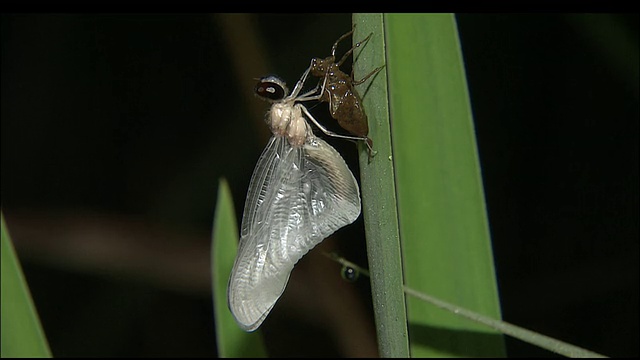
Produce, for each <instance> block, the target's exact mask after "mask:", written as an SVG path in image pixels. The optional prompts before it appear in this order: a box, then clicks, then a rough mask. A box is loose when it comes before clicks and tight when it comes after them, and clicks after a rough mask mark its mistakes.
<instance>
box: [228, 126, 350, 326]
mask: <svg viewBox="0 0 640 360" xmlns="http://www.w3.org/2000/svg"><path fill="white" fill-rule="evenodd" d="M244 211H245V212H244V215H243V219H242V226H241V238H240V244H239V248H238V254H237V256H236V260H235V263H234V266H233V270H232V272H231V277H230V279H229V288H228V302H229V308H230V309H231V312H232V313H233V315H234V317H235V318H236V321H237V322H238V324H239V325H240V327H242V328H243V329H244V330H246V331H253V330H255V329H257V328H258V326H260V324H262V322H263V321H264V319H265V318H266V316H267V315H268V314H269V312H270V311H271V309H272V308H273V306H274V305H275V303H276V301H277V300H278V298H280V296H281V295H282V292H283V291H284V289H285V287H286V285H287V281H288V280H289V275H290V273H291V270H293V267H294V265H295V264H296V263H297V262H298V260H300V258H301V257H302V256H304V255H305V254H306V253H307V252H308V251H309V250H311V249H312V248H313V247H314V246H316V245H317V244H319V243H320V242H321V241H322V240H324V239H325V238H326V237H327V236H329V235H331V234H332V233H333V232H335V231H336V230H338V229H339V228H341V227H343V226H345V225H347V224H350V223H352V222H353V221H355V219H356V218H357V217H358V216H359V215H360V193H359V188H358V184H357V182H356V181H355V178H354V177H353V174H352V173H351V171H350V170H349V168H348V167H347V165H346V164H345V162H344V160H343V159H342V157H341V156H340V154H338V152H337V151H336V150H335V149H333V147H331V146H330V145H329V144H327V143H326V142H325V141H323V140H322V139H319V138H315V137H314V136H310V137H309V139H307V142H306V143H305V145H304V146H303V147H299V148H297V147H292V146H291V145H290V144H289V142H288V140H286V138H284V137H273V138H271V140H270V141H269V143H268V145H267V147H266V148H265V150H264V151H263V153H262V155H261V156H260V159H259V160H258V164H257V165H256V169H255V170H254V174H253V176H252V179H251V184H250V188H249V194H248V195H247V201H246V203H245V209H244Z"/></svg>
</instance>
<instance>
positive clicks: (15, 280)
mask: <svg viewBox="0 0 640 360" xmlns="http://www.w3.org/2000/svg"><path fill="white" fill-rule="evenodd" d="M0 217H1V221H2V255H1V257H2V320H1V322H2V329H1V332H2V345H1V348H0V354H1V355H2V357H3V358H5V357H51V351H50V350H49V344H48V343H47V339H46V338H45V335H44V331H42V327H41V325H40V319H39V318H38V313H37V312H36V309H35V307H34V305H33V300H32V299H31V294H30V293H29V287H28V286H27V283H26V281H25V279H24V275H23V274H22V269H21V267H20V262H19V261H18V258H17V256H16V253H15V250H14V249H13V245H12V244H11V238H10V237H9V232H8V230H7V225H6V224H5V221H4V214H0Z"/></svg>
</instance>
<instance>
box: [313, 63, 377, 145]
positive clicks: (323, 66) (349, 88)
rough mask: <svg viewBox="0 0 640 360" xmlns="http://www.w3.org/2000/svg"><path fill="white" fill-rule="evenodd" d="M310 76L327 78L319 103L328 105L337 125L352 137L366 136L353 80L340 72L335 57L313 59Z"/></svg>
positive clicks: (364, 119)
mask: <svg viewBox="0 0 640 360" xmlns="http://www.w3.org/2000/svg"><path fill="white" fill-rule="evenodd" d="M311 75H313V76H315V77H320V78H324V77H325V76H326V77H327V80H326V86H325V89H324V92H323V93H322V97H321V98H320V101H324V102H328V103H329V105H330V110H331V116H332V117H333V118H334V119H336V120H337V121H338V124H340V126H341V127H342V128H343V129H345V130H347V131H349V132H350V133H352V134H354V135H358V136H367V135H368V134H369V126H368V123H367V115H366V114H365V113H364V109H363V108H362V101H361V99H360V96H359V95H358V93H357V92H356V91H355V90H354V88H353V79H352V78H351V76H349V75H347V74H345V73H344V72H343V71H342V70H340V68H339V67H338V65H337V64H336V63H335V57H333V56H329V57H327V58H324V59H320V58H314V59H313V61H312V64H311Z"/></svg>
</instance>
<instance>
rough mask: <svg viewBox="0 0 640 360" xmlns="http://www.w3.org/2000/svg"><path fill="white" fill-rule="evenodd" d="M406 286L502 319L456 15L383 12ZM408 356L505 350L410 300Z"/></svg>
mask: <svg viewBox="0 0 640 360" xmlns="http://www.w3.org/2000/svg"><path fill="white" fill-rule="evenodd" d="M385 29H386V37H387V39H386V40H387V67H388V70H387V72H388V76H389V96H390V97H389V99H390V113H391V126H392V141H393V154H394V164H395V174H396V190H397V198H398V212H399V224H400V234H401V241H402V252H403V265H404V277H405V284H406V285H407V286H409V287H411V288H414V289H417V290H419V291H422V292H425V293H428V294H432V295H434V296H437V297H439V298H442V299H445V300H447V301H449V302H451V303H454V304H458V305H460V306H463V307H467V308H470V309H472V310H475V311H478V312H480V313H483V314H485V315H488V316H491V317H494V318H500V310H499V301H498V293H497V285H496V281H495V275H494V269H493V257H492V254H491V241H490V236H489V228H488V222H487V217H486V212H485V202H484V194H483V191H482V179H481V176H480V168H479V161H478V154H477V150H476V142H475V133H474V127H473V121H472V116H471V107H470V104H469V97H468V91H467V85H466V78H465V74H464V65H463V61H462V55H461V51H460V45H459V40H458V34H457V29H456V25H455V19H454V17H453V15H445V14H437V15H424V14H422V15H421V14H388V15H385ZM407 313H408V318H409V323H410V329H409V330H410V338H411V352H412V356H416V357H422V356H504V344H503V338H502V336H501V335H499V334H497V333H495V332H494V331H491V330H488V329H486V328H485V327H483V326H481V325H477V324H473V323H471V322H469V321H466V320H464V319H460V318H458V317H456V316H455V315H454V314H451V313H447V312H444V311H442V310H439V309H436V308H433V307H431V306H429V305H426V304H424V303H422V302H421V301H419V300H417V299H413V298H409V299H408V300H407Z"/></svg>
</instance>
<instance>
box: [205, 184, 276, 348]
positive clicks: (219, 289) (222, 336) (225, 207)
mask: <svg viewBox="0 0 640 360" xmlns="http://www.w3.org/2000/svg"><path fill="white" fill-rule="evenodd" d="M237 227H238V224H237V222H236V217H235V212H234V210H233V200H232V197H231V191H230V190H229V184H227V181H226V180H225V179H221V180H220V185H219V186H218V202H217V204H216V212H215V215H214V221H213V234H212V235H213V237H212V244H211V277H212V279H213V308H214V317H215V324H216V337H217V344H218V355H219V356H220V357H266V354H267V352H266V350H265V347H264V343H263V340H262V334H261V333H260V330H256V331H255V332H252V333H247V332H245V331H244V330H242V329H240V327H238V324H237V323H236V321H235V319H234V318H233V315H232V314H231V312H230V311H229V307H228V306H227V283H228V281H229V275H230V274H231V268H233V261H234V259H235V256H236V252H237V251H238V229H237Z"/></svg>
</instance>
